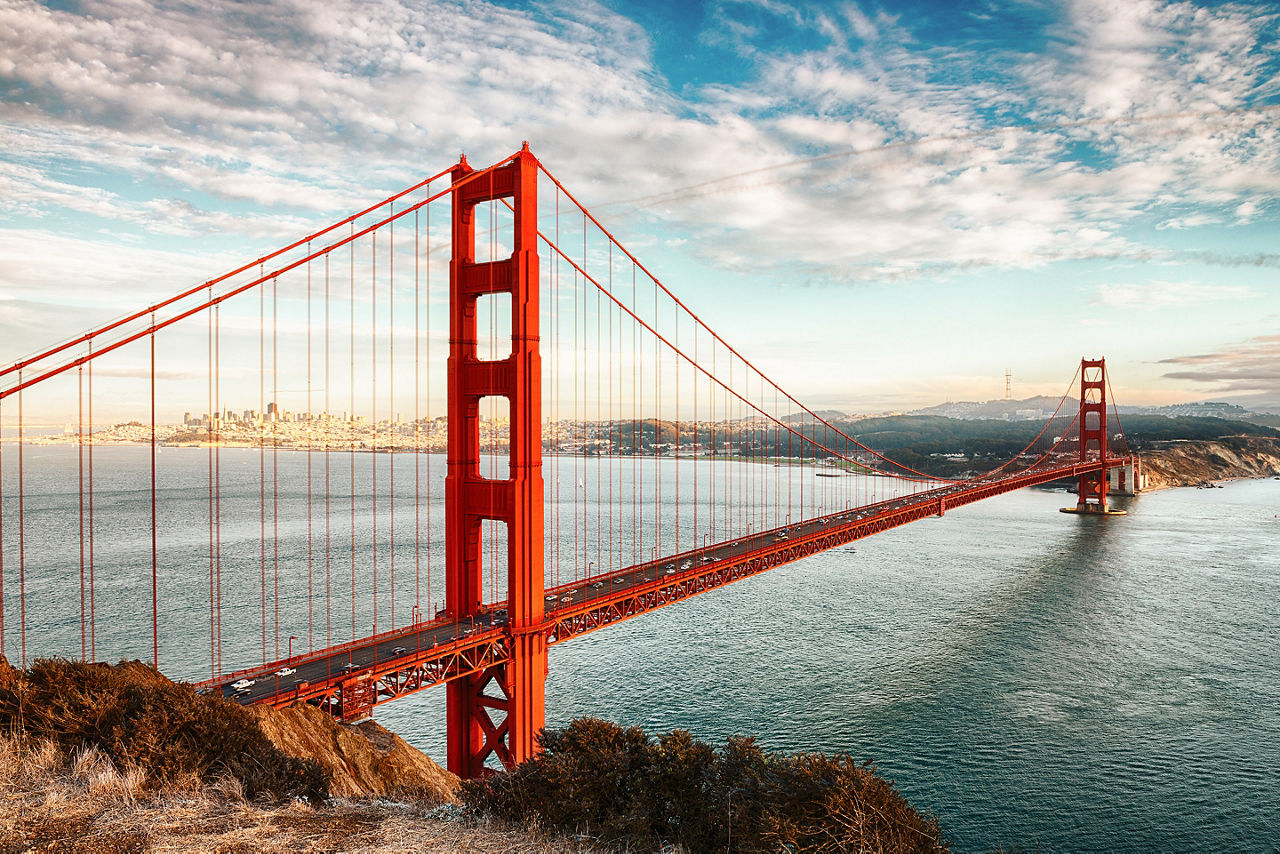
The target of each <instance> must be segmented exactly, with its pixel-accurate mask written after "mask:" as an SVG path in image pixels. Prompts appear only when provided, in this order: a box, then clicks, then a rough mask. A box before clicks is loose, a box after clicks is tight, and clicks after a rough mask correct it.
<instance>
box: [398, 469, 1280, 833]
mask: <svg viewBox="0 0 1280 854" xmlns="http://www.w3.org/2000/svg"><path fill="white" fill-rule="evenodd" d="M1073 499H1074V496H1068V495H1066V494H1064V493H1061V492H1058V493H1054V492H1050V491H1046V490H1027V491H1023V492H1019V493H1013V494H1010V495H1006V496H1002V497H999V498H995V499H991V500H989V501H986V502H983V503H980V504H978V505H971V506H969V507H966V508H963V509H961V510H957V511H955V512H953V513H948V514H947V516H945V517H944V518H941V519H931V520H926V521H923V522H920V523H917V524H914V525H910V526H907V527H906V528H900V529H897V530H894V531H890V532H887V533H884V534H880V535H877V536H875V537H872V538H869V539H866V540H863V541H860V542H859V543H857V544H855V545H854V546H853V547H851V548H848V549H839V550H835V551H831V552H827V553H824V554H822V555H819V556H815V557H812V558H809V559H807V560H804V561H800V562H798V563H795V564H791V565H788V566H786V567H782V568H779V569H777V570H773V571H772V572H770V573H766V574H765V575H763V576H761V577H758V578H754V579H749V580H747V581H743V582H740V583H738V584H735V585H733V586H731V587H729V588H726V589H724V590H722V591H718V592H715V593H711V594H708V595H705V596H702V597H698V598H696V599H694V600H691V601H689V602H686V603H683V604H681V605H679V606H675V607H671V608H666V609H663V610H661V611H658V612H655V613H653V614H650V615H648V616H646V617H644V618H641V619H637V620H632V621H630V622H628V623H626V624H623V625H621V626H618V627H616V628H611V629H610V630H608V631H604V632H600V633H599V634H595V635H588V636H586V637H583V638H581V639H577V640H575V641H573V642H570V643H566V644H564V645H562V646H559V647H555V648H553V649H552V651H551V656H550V676H549V679H548V683H547V698H548V700H547V719H548V723H549V724H550V725H553V726H554V725H562V724H564V723H566V722H567V721H568V720H570V719H571V718H573V717H575V716H578V715H595V716H599V717H603V718H607V719H610V720H613V721H616V722H618V723H621V724H626V725H632V724H634V725H638V726H642V727H645V728H646V729H649V730H654V731H661V730H667V729H671V728H675V727H680V728H684V729H688V730H691V731H692V732H693V733H694V734H695V735H696V736H698V737H700V738H703V739H709V740H711V741H713V742H721V741H723V739H725V738H726V737H727V736H729V735H733V734H735V733H736V734H749V735H754V736H756V737H757V738H758V739H759V741H760V742H761V743H762V744H764V745H765V746H767V747H769V748H773V749H778V750H821V751H827V752H834V751H845V752H848V753H850V754H852V755H853V756H855V757H857V758H858V759H869V760H871V761H872V762H874V763H875V764H876V766H877V767H878V768H879V770H880V772H881V773H882V774H884V775H886V776H888V777H889V778H891V779H893V780H894V781H895V782H896V784H897V786H898V788H899V789H900V790H901V791H902V792H903V793H904V794H905V795H906V797H907V798H908V799H910V800H911V802H912V803H913V804H915V805H916V806H918V807H919V808H921V809H924V810H929V811H932V812H933V813H934V814H936V815H937V816H938V818H939V820H940V822H941V823H942V826H943V827H944V828H945V830H946V831H947V832H948V834H949V835H950V836H951V838H952V839H953V840H954V842H955V845H956V848H957V850H960V851H983V850H987V849H989V848H992V847H995V846H1005V847H1013V846H1021V848H1022V849H1023V850H1026V851H1036V850H1038V851H1135V852H1137V851H1273V850H1277V849H1280V761H1278V760H1280V611H1278V609H1277V607H1276V604H1277V602H1280V548H1278V546H1280V518H1277V515H1276V514H1277V513H1280V481H1272V480H1265V481H1263V480H1260V481H1246V482H1238V483H1232V484H1229V485H1227V487H1226V488H1224V489H1218V490H1195V489H1182V490H1172V491H1165V492H1159V493H1152V494H1148V495H1142V496H1139V497H1137V498H1135V499H1132V500H1128V501H1123V502H1118V503H1121V504H1122V505H1123V506H1125V507H1126V508H1127V509H1128V510H1129V515H1128V516H1125V517H1114V518H1109V519H1093V518H1083V517H1076V516H1070V515H1065V514H1061V513H1058V512H1057V509H1058V508H1059V507H1060V506H1063V505H1064V504H1067V503H1069V502H1071V501H1072V500H1073ZM441 707H442V700H441V699H440V698H433V697H430V696H429V694H428V695H422V696H420V697H411V698H406V699H405V700H402V701H400V702H399V703H397V704H391V705H388V706H387V707H385V708H379V710H378V712H377V717H378V719H379V720H380V721H381V722H382V723H384V724H385V725H387V726H389V727H391V728H392V729H394V730H396V731H397V732H400V733H401V734H402V735H404V736H405V737H406V738H407V739H409V740H410V741H411V742H413V743H415V744H416V745H418V746H419V747H422V748H424V749H426V750H428V751H429V752H431V753H432V754H433V755H434V756H436V757H437V758H439V757H441V756H442V755H443V749H444V742H443V738H442V732H441V723H440V722H441V719H442V708H441Z"/></svg>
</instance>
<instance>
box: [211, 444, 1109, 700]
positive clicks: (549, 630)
mask: <svg viewBox="0 0 1280 854" xmlns="http://www.w3.org/2000/svg"><path fill="white" fill-rule="evenodd" d="M1127 463H1128V458H1110V459H1108V460H1106V462H1105V463H1104V462H1091V463H1084V464H1071V465H1057V466H1053V467H1046V468H1042V469H1034V470H1029V471H1026V472H1022V473H1020V474H1016V475H1012V476H1009V477H1005V478H1001V479H999V480H991V481H985V482H983V481H979V482H966V483H959V484H952V485H948V486H945V487H941V488H938V489H933V490H929V491H926V492H921V493H916V494H914V495H910V496H906V497H903V498H896V499H891V500H889V501H884V502H880V503H878V504H872V505H867V506H864V507H859V508H854V509H851V510H846V511H841V512H838V513H833V514H831V515H828V516H823V517H819V518H815V519H809V520H805V521H803V522H796V523H792V524H789V525H786V526H783V527H780V528H774V529H771V530H766V531H762V532H760V533H758V534H751V535H749V536H746V537H742V538H739V539H736V540H730V541H728V542H723V543H716V544H714V545H711V546H708V547H706V548H699V549H694V550H692V551H688V552H684V553H682V554H678V555H672V556H668V557H664V558H660V559H658V560H655V561H649V562H647V563H643V564H637V565H634V566H630V567H627V568H625V569H622V570H618V571H616V572H613V573H610V574H608V575H600V576H596V577H593V578H588V579H586V580H582V581H575V582H572V583H569V584H563V585H560V586H558V587H554V588H548V590H547V592H546V600H547V601H546V617H545V619H544V621H543V624H542V630H543V631H545V633H546V637H547V642H548V644H557V643H563V642H564V641H566V640H568V639H570V638H573V637H577V636H579V635H583V634H586V633H588V632H592V631H595V630H596V629H600V628H603V627H605V626H608V625H611V624H613V623H617V622H621V621H623V620H627V619H630V618H632V617H635V616H639V615H640V614H643V613H646V612H648V611H652V610H654V609H656V608H661V607H663V606H665V605H670V604H672V603H674V602H678V601H681V600H683V599H687V598H689V597H690V596H696V595H697V594H699V593H705V592H706V591H708V590H713V589H716V588H718V587H723V586H724V585H726V584H730V583H732V582H734V581H737V580H739V579H742V578H746V577H748V576H751V575H756V574H758V573H761V572H764V571H766V570H769V569H772V568H773V567H775V566H780V565H782V564H785V563H790V562H791V561H795V560H799V559H800V558H803V557H807V556H809V555H812V554H816V553H818V552H821V551H825V550H827V549H831V548H835V547H837V546H841V545H844V544H846V543H850V542H853V541H854V540H858V539H861V538H863V537H867V536H870V535H871V534H876V533H879V532H881V531H885V530H888V529H890V528H896V527H899V526H901V525H905V524H908V523H910V522H914V521H917V520H919V519H922V518H925V517H927V516H939V515H942V514H943V513H945V512H946V510H948V509H951V508H954V507H960V506H963V505H965V504H971V503H973V502H975V501H980V500H982V499H984V498H991V497H994V496H996V495H1001V494H1003V493H1006V492H1011V491H1013V490H1016V489H1022V488H1025V487H1028V486H1035V485H1037V484H1042V483H1048V482H1050V481H1054V480H1058V479H1061V478H1067V477H1078V476H1079V475H1081V474H1085V473H1088V472H1094V471H1097V470H1099V469H1104V468H1113V467H1116V466H1119V465H1125V464H1127ZM499 605H501V603H499ZM509 644H510V635H509V634H508V631H507V626H506V611H505V609H504V608H502V607H495V608H493V609H492V610H489V611H486V612H485V613H483V614H480V615H479V616H477V617H476V618H475V619H474V620H467V621H465V622H457V621H454V620H433V621H430V622H419V623H416V624H414V625H411V626H407V627H404V628H400V629H397V630H394V631H390V632H386V633H383V634H380V635H377V636H374V637H370V638H364V639H361V640H357V641H354V642H350V643H345V644H340V645H338V646H334V647H331V648H328V649H324V650H318V651H316V652H313V653H309V654H305V655H298V656H294V657H293V658H292V659H287V660H284V661H276V662H271V663H268V664H267V665H265V666H262V667H255V668H250V669H247V670H242V671H237V672H235V673H230V674H226V675H224V676H222V677H220V678H218V679H215V680H208V681H205V682H201V683H199V684H198V685H197V688H199V689H200V690H203V691H212V690H217V691H220V692H221V693H222V694H223V695H224V696H226V697H228V698H232V699H235V700H238V701H239V702H242V703H268V704H271V705H277V706H283V705H288V704H290V703H293V702H295V701H298V700H303V701H311V702H319V703H320V704H321V705H322V706H323V707H325V708H328V709H329V710H330V711H332V712H333V713H334V714H335V715H337V716H339V717H355V716H359V715H362V714H366V713H367V712H368V710H369V709H370V708H371V707H372V706H373V705H375V704H377V703H382V702H386V701H388V700H391V699H394V698H396V697H399V696H402V695H404V694H407V693H412V692H414V691H418V690H421V689H423V688H428V687H431V686H432V685H438V684H440V683H442V682H448V681H450V680H452V679H457V678H460V677H462V676H465V675H468V674H472V673H477V672H480V671H482V670H484V669H486V668H488V667H492V666H494V665H496V664H501V663H503V662H505V661H507V660H508V658H509V653H508V649H509ZM285 668H288V669H289V670H291V671H292V672H290V673H287V674H286V675H283V676H281V675H277V671H281V670H284V669H285ZM240 680H248V681H251V682H252V683H253V684H251V685H250V686H248V688H247V689H246V688H241V689H239V690H237V689H235V688H234V687H233V685H234V683H236V682H238V681H240Z"/></svg>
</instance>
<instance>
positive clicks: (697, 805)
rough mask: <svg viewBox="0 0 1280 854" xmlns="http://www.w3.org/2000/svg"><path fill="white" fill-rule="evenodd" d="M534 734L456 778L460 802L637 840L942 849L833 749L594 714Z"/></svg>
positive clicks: (887, 786) (932, 822)
mask: <svg viewBox="0 0 1280 854" xmlns="http://www.w3.org/2000/svg"><path fill="white" fill-rule="evenodd" d="M540 744H541V745H542V751H541V752H540V753H539V754H538V755H537V756H535V757H533V758H532V759H530V760H529V761H527V762H525V763H523V764H521V765H520V766H519V767H517V768H515V769H514V770H513V771H511V772H509V773H496V774H493V775H491V776H489V777H487V778H486V779H484V780H480V781H471V782H468V783H465V784H464V785H463V789H462V792H461V796H462V800H463V802H464V803H465V804H467V805H468V806H469V807H471V808H473V809H476V810H478V811H481V812H488V813H491V814H494V815H497V816H500V817H503V818H507V819H512V820H515V821H521V822H530V821H537V822H538V823H540V824H542V825H544V826H550V827H555V828H559V829H562V830H566V831H576V832H589V833H592V834H594V835H595V836H597V837H598V838H600V839H602V840H605V841H607V842H613V843H621V844H625V845H626V846H627V847H628V848H634V849H641V850H653V849H657V848H658V847H660V846H661V845H663V844H677V845H680V846H682V847H683V848H684V849H685V850H686V851H689V852H728V851H735V852H737V851H741V852H754V851H778V850H787V851H796V852H800V851H804V852H837V851H851V850H859V851H863V850H865V851H895V852H896V851H913V852H914V851H921V852H924V851H947V850H948V847H947V842H946V841H945V840H944V838H943V835H942V831H941V829H940V828H939V827H938V823H937V820H936V819H934V818H933V817H932V816H926V815H922V814H920V813H919V812H918V811H916V810H915V809H914V808H913V807H912V806H911V805H910V804H909V803H908V802H907V801H906V799H905V798H903V797H902V796H901V795H900V794H899V793H898V792H897V791H896V790H895V789H894V788H893V784H892V783H891V782H889V781H887V780H885V779H884V778H882V777H880V776H878V775H877V774H876V773H875V769H874V768H873V767H871V766H870V765H868V764H866V763H858V762H855V761H854V760H853V759H851V758H850V757H849V756H847V755H845V754H837V755H835V756H825V755H823V754H817V753H809V754H806V753H801V754H796V755H794V756H786V755H782V754H776V753H769V752H766V751H764V750H762V749H761V748H760V747H759V746H758V745H757V744H756V742H755V740H754V739H751V738H741V737H733V738H730V739H729V740H728V742H727V743H726V744H725V746H724V748H722V749H720V750H716V749H715V748H713V747H711V746H710V745H708V744H706V743H704V742H700V741H697V740H695V739H694V738H693V737H692V736H691V735H690V734H689V733H688V732H686V731H684V730H674V731H672V732H670V733H666V734H663V735H660V736H658V737H656V738H652V737H650V736H648V735H646V734H645V733H644V732H643V731H641V730H640V729H637V728H635V727H630V728H625V729H624V728H622V727H619V726H617V725H615V724H612V723H609V722H607V721H602V720H599V719H595V718H579V719H577V720H574V721H572V722H571V723H570V724H569V726H568V727H566V728H565V729H562V730H546V731H544V732H543V733H542V734H541V736H540Z"/></svg>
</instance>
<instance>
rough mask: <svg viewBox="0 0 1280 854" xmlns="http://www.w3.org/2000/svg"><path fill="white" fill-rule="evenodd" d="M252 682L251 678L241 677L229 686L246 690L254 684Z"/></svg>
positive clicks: (238, 689)
mask: <svg viewBox="0 0 1280 854" xmlns="http://www.w3.org/2000/svg"><path fill="white" fill-rule="evenodd" d="M254 683H255V680H253V679H241V680H240V681H238V682H232V683H231V687H232V688H234V689H235V690H237V691H248V690H249V689H250V688H252V687H253V686H254Z"/></svg>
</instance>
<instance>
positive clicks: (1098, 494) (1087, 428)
mask: <svg viewBox="0 0 1280 854" xmlns="http://www.w3.org/2000/svg"><path fill="white" fill-rule="evenodd" d="M1079 427H1080V462H1082V463H1085V462H1088V461H1089V460H1090V459H1095V457H1093V456H1092V455H1091V454H1090V452H1091V451H1095V450H1096V451H1097V456H1096V459H1099V460H1105V459H1106V458H1107V360H1106V359H1081V360H1080V421H1079ZM1076 490H1077V491H1076V509H1077V510H1083V511H1088V512H1093V513H1105V512H1107V470H1106V469H1105V468H1102V469H1098V470H1096V471H1090V472H1088V473H1086V474H1082V475H1080V480H1079V482H1078V484H1077V487H1076Z"/></svg>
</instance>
